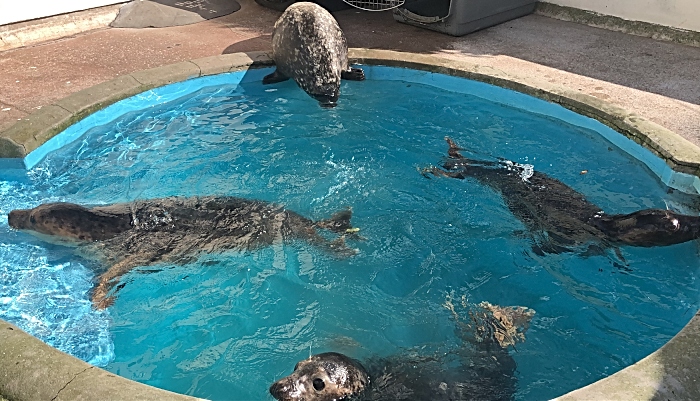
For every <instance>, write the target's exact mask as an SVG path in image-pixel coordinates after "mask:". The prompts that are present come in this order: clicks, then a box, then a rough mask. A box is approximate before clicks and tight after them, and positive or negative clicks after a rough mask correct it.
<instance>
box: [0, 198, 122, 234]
mask: <svg viewBox="0 0 700 401" xmlns="http://www.w3.org/2000/svg"><path fill="white" fill-rule="evenodd" d="M7 222H8V224H9V225H10V227H12V228H14V229H17V230H29V231H32V232H35V233H38V234H43V235H46V236H56V237H60V238H63V239H66V240H72V241H85V242H91V241H102V240H105V239H109V238H113V237H115V236H117V235H118V234H120V233H122V232H124V231H127V230H130V229H131V220H130V218H129V216H128V215H126V214H121V215H120V214H108V213H100V212H96V211H93V210H90V209H88V208H85V207H83V206H80V205H76V204H73V203H64V202H56V203H46V204H43V205H39V206H37V207H35V208H34V209H17V210H12V211H11V212H10V214H9V215H8V216H7Z"/></svg>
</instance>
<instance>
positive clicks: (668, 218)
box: [423, 138, 700, 255]
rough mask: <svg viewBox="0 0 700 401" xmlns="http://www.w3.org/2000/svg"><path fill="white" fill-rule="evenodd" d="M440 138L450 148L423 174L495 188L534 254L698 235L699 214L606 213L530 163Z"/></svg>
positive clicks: (658, 243) (655, 211)
mask: <svg viewBox="0 0 700 401" xmlns="http://www.w3.org/2000/svg"><path fill="white" fill-rule="evenodd" d="M445 140H446V141H447V143H448V145H449V150H448V158H447V160H446V161H445V162H444V163H443V165H442V169H440V168H437V167H433V168H427V169H424V170H423V174H424V175H425V176H426V177H427V175H426V173H430V174H433V175H436V176H446V177H451V178H458V179H465V178H470V177H471V178H475V179H477V180H478V181H479V182H481V183H482V184H484V185H488V186H489V187H491V188H493V189H494V190H496V191H498V192H499V193H500V194H501V195H502V196H503V199H504V201H505V203H506V205H507V206H508V209H510V211H511V212H512V213H513V214H514V215H515V216H516V217H517V218H518V219H519V220H521V221H522V222H523V223H524V224H525V225H526V226H527V227H528V229H529V230H530V231H531V232H533V233H534V237H533V239H534V240H535V245H534V246H533V251H535V253H537V254H540V255H542V254H544V253H562V252H569V251H572V250H573V249H572V248H576V247H579V246H581V245H589V249H588V251H597V253H600V252H601V251H602V250H603V248H607V247H611V246H617V245H630V246H639V247H653V246H666V245H673V244H679V243H682V242H686V241H691V240H694V239H697V238H698V237H700V216H688V215H682V214H678V213H674V212H672V211H670V210H662V209H645V210H640V211H637V212H634V213H629V214H612V215H607V214H605V213H604V212H603V211H602V210H601V209H600V208H599V207H598V206H596V205H595V204H593V203H591V202H589V201H588V200H586V198H585V196H583V195H582V194H580V193H578V192H576V191H575V190H574V189H572V188H571V187H569V186H567V185H566V184H564V183H562V182H561V181H559V180H557V179H554V178H552V177H549V176H547V175H546V174H543V173H541V172H539V171H534V170H533V169H532V166H529V167H528V166H526V165H521V164H519V163H515V162H512V161H510V160H506V159H497V160H495V161H489V160H475V159H469V158H466V157H464V156H462V154H461V153H460V152H459V151H460V150H464V149H463V148H460V147H459V146H458V145H457V144H456V143H455V142H454V141H452V140H451V139H450V138H445ZM591 247H593V248H591ZM595 247H598V249H594V248H595Z"/></svg>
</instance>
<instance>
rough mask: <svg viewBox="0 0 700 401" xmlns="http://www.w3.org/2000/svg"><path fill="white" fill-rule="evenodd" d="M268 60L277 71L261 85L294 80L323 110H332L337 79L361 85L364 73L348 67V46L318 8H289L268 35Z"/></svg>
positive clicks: (337, 92)
mask: <svg viewBox="0 0 700 401" xmlns="http://www.w3.org/2000/svg"><path fill="white" fill-rule="evenodd" d="M272 59H273V60H275V64H276V66H277V69H276V70H275V72H273V73H272V74H270V75H267V76H265V77H264V78H263V84H271V83H275V82H281V81H286V80H288V79H289V78H292V79H294V81H296V83H297V84H298V85H299V87H300V88H301V89H303V90H304V91H305V92H306V93H308V94H309V95H310V96H311V97H313V98H314V99H316V100H318V101H319V103H320V104H321V106H323V107H334V106H335V105H336V104H337V102H338V97H339V96H340V79H341V78H342V79H348V80H354V81H361V80H363V79H365V74H364V72H363V71H362V70H361V69H359V68H350V67H349V65H348V44H347V40H346V39H345V35H344V34H343V31H342V30H341V29H340V27H339V26H338V23H337V22H336V20H335V19H334V18H333V16H332V15H331V14H330V13H329V12H328V11H326V10H325V9H324V8H323V7H321V6H319V5H318V4H314V3H310V2H300V3H295V4H292V5H291V6H289V7H288V8H287V9H286V10H285V11H284V13H283V14H282V16H280V18H279V19H278V20H277V22H275V26H274V29H273V31H272Z"/></svg>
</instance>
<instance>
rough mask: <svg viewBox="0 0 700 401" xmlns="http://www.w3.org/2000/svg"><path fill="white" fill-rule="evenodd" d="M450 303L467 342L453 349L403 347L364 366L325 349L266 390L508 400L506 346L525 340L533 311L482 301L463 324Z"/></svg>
mask: <svg viewBox="0 0 700 401" xmlns="http://www.w3.org/2000/svg"><path fill="white" fill-rule="evenodd" d="M448 304H449V306H448ZM448 304H446V307H447V308H448V309H449V310H450V311H451V312H452V313H453V316H454V318H455V320H456V321H457V323H458V328H459V329H460V330H459V331H458V335H459V337H460V338H462V340H463V341H465V343H466V345H464V346H462V347H461V348H460V349H459V350H457V352H449V353H445V352H436V353H435V355H429V356H420V355H418V354H420V351H418V352H407V353H406V354H405V355H397V356H391V357H387V358H370V359H369V360H368V361H367V363H366V365H362V364H361V363H360V362H358V361H357V360H355V359H353V358H350V357H348V356H346V355H343V354H340V353H337V352H326V353H322V354H318V355H314V356H311V357H309V359H305V360H303V361H300V362H299V363H297V365H296V367H295V368H294V372H292V374H291V375H289V376H287V377H284V378H282V379H280V380H278V381H277V382H275V383H273V384H272V386H270V394H272V396H273V397H275V399H277V400H279V401H332V400H365V401H379V400H384V401H395V400H431V401H441V400H444V401H447V400H450V401H460V400H461V401H467V400H469V401H471V400H485V399H488V400H496V401H500V400H503V401H506V400H512V399H513V395H514V393H515V391H516V388H517V386H516V384H517V383H516V380H515V369H516V364H515V361H514V359H513V358H512V357H511V356H510V354H509V353H508V351H507V347H508V345H514V343H515V341H524V331H525V330H527V327H528V325H529V322H530V320H531V319H532V316H533V315H534V313H535V312H534V311H533V310H532V309H529V308H525V307H501V306H496V305H492V304H490V303H488V302H482V303H481V304H479V305H472V306H471V307H468V308H467V309H469V311H468V313H469V316H470V322H469V323H465V322H460V319H459V318H458V314H457V312H456V310H455V306H454V305H452V304H451V303H449V300H448ZM465 307H466V306H465ZM462 330H464V331H462ZM467 332H469V333H470V334H467ZM422 349H424V347H421V350H422ZM365 366H366V367H365Z"/></svg>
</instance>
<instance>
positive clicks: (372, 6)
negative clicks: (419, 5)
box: [343, 0, 406, 11]
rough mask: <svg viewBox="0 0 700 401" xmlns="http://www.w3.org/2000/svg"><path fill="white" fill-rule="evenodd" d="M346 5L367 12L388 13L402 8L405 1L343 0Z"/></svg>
mask: <svg viewBox="0 0 700 401" xmlns="http://www.w3.org/2000/svg"><path fill="white" fill-rule="evenodd" d="M343 1H344V2H345V3H347V4H349V5H351V6H353V7H355V8H359V9H360V10H365V11H386V10H391V9H393V8H396V7H401V6H402V5H404V3H405V2H406V1H405V0H369V1H358V0H343Z"/></svg>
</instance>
